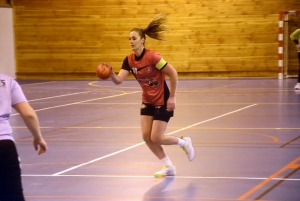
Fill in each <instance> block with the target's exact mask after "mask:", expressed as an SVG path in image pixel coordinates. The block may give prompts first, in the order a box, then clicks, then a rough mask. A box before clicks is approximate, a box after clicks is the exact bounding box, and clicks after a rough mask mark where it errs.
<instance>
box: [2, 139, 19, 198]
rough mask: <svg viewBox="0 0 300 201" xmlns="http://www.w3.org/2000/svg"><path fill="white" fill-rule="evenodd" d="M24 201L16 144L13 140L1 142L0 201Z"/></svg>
mask: <svg viewBox="0 0 300 201" xmlns="http://www.w3.org/2000/svg"><path fill="white" fill-rule="evenodd" d="M24 200H25V199H24V195H23V188H22V182H21V168H20V162H19V156H18V153H17V149H16V146H15V143H14V142H13V141H11V140H0V201H24Z"/></svg>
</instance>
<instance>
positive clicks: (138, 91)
mask: <svg viewBox="0 0 300 201" xmlns="http://www.w3.org/2000/svg"><path fill="white" fill-rule="evenodd" d="M138 92H140V91H133V92H129V93H123V94H118V95H113V96H106V97H101V98H94V99H89V100H84V101H78V102H74V103H69V104H64V105H57V106H53V107H47V108H43V109H38V110H35V111H36V112H39V111H43V110H49V109H53V108H59V107H64V106H70V105H76V104H79V103H85V102H89V101H94V100H102V99H107V98H112V97H118V96H124V95H128V94H133V93H138ZM15 115H19V113H15V114H12V115H10V116H15Z"/></svg>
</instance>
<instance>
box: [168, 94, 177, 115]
mask: <svg viewBox="0 0 300 201" xmlns="http://www.w3.org/2000/svg"><path fill="white" fill-rule="evenodd" d="M175 106H176V98H175V97H169V99H168V101H167V111H169V112H170V111H173V110H175Z"/></svg>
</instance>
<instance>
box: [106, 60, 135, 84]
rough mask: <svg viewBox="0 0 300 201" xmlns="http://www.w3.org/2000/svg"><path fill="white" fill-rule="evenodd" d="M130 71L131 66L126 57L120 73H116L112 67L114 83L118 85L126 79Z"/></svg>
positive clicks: (111, 76)
mask: <svg viewBox="0 0 300 201" xmlns="http://www.w3.org/2000/svg"><path fill="white" fill-rule="evenodd" d="M110 67H111V66H110ZM111 69H112V67H111ZM129 72H130V67H129V64H128V57H126V58H125V59H124V61H123V64H122V68H121V70H120V72H119V73H118V75H117V74H115V72H114V71H113V69H112V71H111V75H110V78H111V80H112V81H113V83H115V84H117V85H118V84H121V83H122V82H123V81H124V80H125V79H126V77H127V76H128V74H129Z"/></svg>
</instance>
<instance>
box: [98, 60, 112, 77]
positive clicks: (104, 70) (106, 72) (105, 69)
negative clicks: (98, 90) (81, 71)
mask: <svg viewBox="0 0 300 201" xmlns="http://www.w3.org/2000/svg"><path fill="white" fill-rule="evenodd" d="M96 75H97V77H98V78H100V79H102V80H106V79H108V78H110V75H111V68H110V67H109V66H108V65H107V64H105V63H102V64H100V65H99V66H98V67H97V68H96Z"/></svg>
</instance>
